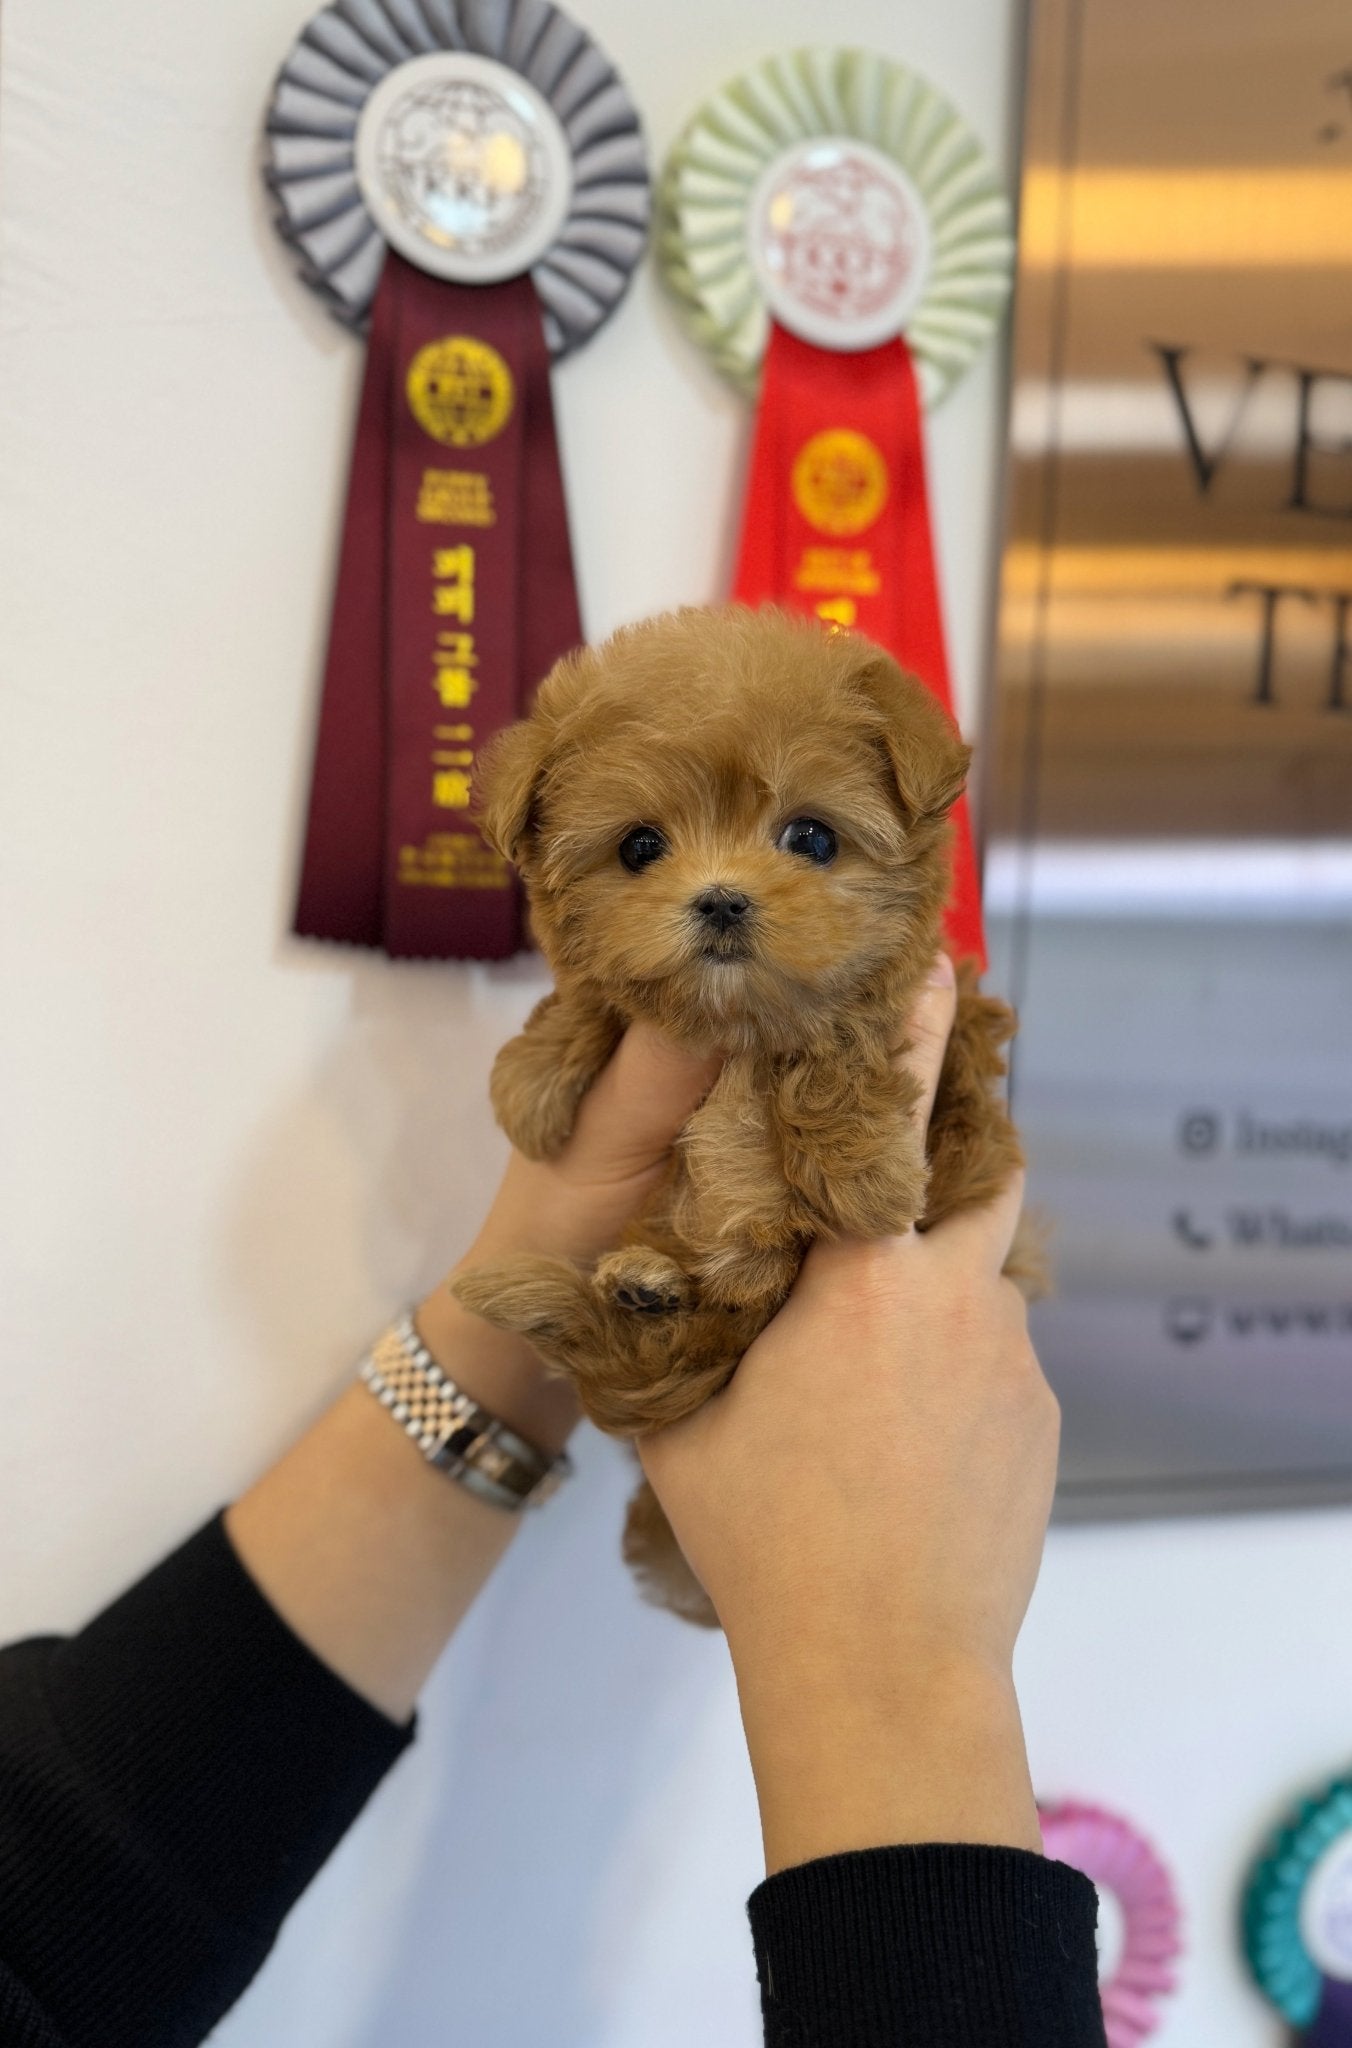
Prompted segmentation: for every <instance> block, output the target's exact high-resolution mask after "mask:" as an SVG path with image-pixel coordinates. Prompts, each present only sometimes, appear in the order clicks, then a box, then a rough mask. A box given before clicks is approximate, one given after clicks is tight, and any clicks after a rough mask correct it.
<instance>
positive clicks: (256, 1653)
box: [0, 1516, 413, 2048]
mask: <svg viewBox="0 0 1352 2048" xmlns="http://www.w3.org/2000/svg"><path fill="white" fill-rule="evenodd" d="M412 1733H413V1731H412V1727H411V1726H410V1727H406V1728H399V1727H396V1726H395V1724H394V1723H393V1722H392V1721H389V1720H387V1719H386V1718H385V1716H384V1715H383V1714H380V1713H378V1712H377V1711H376V1710H375V1708H373V1707H371V1706H368V1705H367V1703H366V1702H365V1701H364V1700H363V1699H361V1698H359V1696H358V1695H357V1694H356V1693H354V1692H352V1691H351V1690H350V1689H349V1687H348V1686H346V1685H345V1684H344V1683H343V1682H342V1680H341V1679H339V1678H337V1677H335V1676H334V1674H333V1673H332V1672H331V1671H330V1670H329V1669H328V1668H327V1666H326V1665H324V1664H322V1663H321V1662H320V1661H319V1659H318V1658H317V1657H315V1656H314V1655H313V1654H312V1653H311V1652H310V1651H309V1650H308V1649H306V1648H305V1646H304V1644H302V1643H301V1642H300V1641H299V1639H298V1638H297V1637H296V1636H295V1635H293V1634H292V1632H291V1630H290V1629H289V1628H288V1627H287V1626H286V1625H285V1623H284V1622H283V1621H282V1620H281V1619H280V1618H279V1616H278V1615H277V1614H276V1613H275V1612H274V1610H273V1609H272V1607H270V1606H269V1604H268V1603H267V1601H266V1600H265V1599H264V1598H263V1596H262V1594H261V1593H260V1592H259V1591H258V1589H257V1587H256V1586H255V1585H254V1583H253V1581H252V1580H251V1579H250V1578H249V1576H248V1574H247V1573H246V1572H245V1570H244V1568H243V1566H242V1565H241V1564H240V1563H239V1561H238V1559H237V1558H236V1556H235V1553H234V1550H233V1549H232V1548H231V1545H230V1541H229V1539H228V1537H227V1536H226V1534H225V1530H224V1527H223V1524H222V1522H221V1519H220V1517H219V1516H218V1517H216V1519H215V1520H214V1521H212V1522H210V1523H208V1524H207V1526H206V1528H204V1529H202V1530H200V1531H199V1532H198V1534H197V1535H195V1536H193V1537H191V1538H190V1539H189V1541H188V1542H187V1543H185V1544H184V1545H183V1546H182V1548H181V1549H179V1550H177V1551H175V1552H174V1553H173V1555H172V1556H170V1557H168V1558H166V1559H165V1561H164V1562H163V1563H162V1564H161V1565H159V1566H157V1567H156V1569H155V1570H154V1571H152V1572H151V1573H150V1574H149V1575H148V1576H147V1577H146V1578H144V1579H142V1580H141V1581H140V1582H139V1583H138V1584H137V1585H135V1586H133V1587H132V1589H131V1591H130V1592H128V1593H126V1594H124V1595H123V1596H122V1598H121V1599H120V1600H117V1601H115V1602H114V1604H113V1605H112V1606H111V1607H109V1608H107V1609H105V1610H104V1612H103V1613H102V1614H100V1615H98V1616H96V1618H95V1619H94V1620H93V1621H92V1622H90V1624H89V1626H88V1627H87V1628H85V1629H83V1630H82V1631H81V1632H80V1633H79V1634H78V1635H76V1636H72V1637H70V1638H69V1639H63V1638H58V1637H41V1638H37V1639H35V1640H32V1641H29V1642H23V1643H16V1644H14V1645H12V1646H11V1647H10V1648H8V1649H6V1650H3V1651H0V2041H3V2042H4V2044H5V2048H188V2044H190V2043H194V2042H198V2041H200V2040H201V2039H202V2038H203V2037H204V2035H206V2034H207V2033H208V2032H209V2031H210V2029H211V2028H212V2027H213V2026H214V2025H215V2024H216V2022H217V2020H218V2019H219V2018H220V2017H221V2015H222V2014H223V2013H224V2012H225V2011H226V2010H227V2008H228V2007H229V2006H231V2005H232V2004H233V2003H234V2001H235V2000H236V1999H237V1998H238V1997H239V1995H240V1993H241V1992H242V1991H243V1990H244V1987H245V1986H246V1985H247V1984H248V1982H249V1980H250V1979H251V1978H252V1977H253V1976H254V1974H255V1972H256V1971H257V1970H258V1968H259V1965H260V1964H261V1963H262V1962H263V1959H264V1957H265V1956H266V1955H267V1953H268V1950H269V1949H270V1948H271V1946H272V1944H273V1941H274V1940H275V1939H276V1935H277V1931H278V1929H279V1927H280V1926H281V1923H282V1920H283V1918H284V1917H285V1915H286V1914H287V1912H288V1911H289V1910H290V1908H291V1907H292V1906H293V1905H294V1903H295V1901H296V1900H297V1899H298V1898H299V1897H300V1894H301V1893H302V1892H303V1891H304V1889H305V1887H306V1885H307V1884H308V1883H309V1882H310V1880H311V1878H312V1877H313V1876H314V1875H315V1872H316V1871H317V1870H318V1869H319V1867H320V1865H321V1864H322V1863H323V1862H324V1860H325V1858H326V1857H327V1856H328V1855H329V1854H330V1852H331V1850H332V1849H333V1848H334V1847H335V1845H336V1844H337V1842H338V1841H339V1840H340V1838H341V1837H342V1835H343V1834H344V1833H345V1832H346V1830H347V1829H348V1827H349V1826H350V1825H351V1823H352V1822H353V1821H354V1820H355V1819H356V1816H357V1815H358V1813H359V1812H360V1811H361V1809H362V1807H363V1806H364V1805H365V1803H366V1800H367V1799H368V1798H369V1796H370V1794H371V1792H372V1791H373V1790H374V1788H375V1787H376V1785H377V1784H378V1783H379V1782H380V1780H381V1778H382V1777H383V1776H384V1775H385V1772H386V1771H387V1770H388V1769H389V1767H390V1765H391V1764H392V1763H393V1762H394V1760H395V1758H396V1757H397V1756H398V1755H399V1754H400V1752H401V1751H402V1750H403V1749H404V1748H405V1746H406V1745H407V1744H408V1742H409V1741H410V1740H411V1739H412Z"/></svg>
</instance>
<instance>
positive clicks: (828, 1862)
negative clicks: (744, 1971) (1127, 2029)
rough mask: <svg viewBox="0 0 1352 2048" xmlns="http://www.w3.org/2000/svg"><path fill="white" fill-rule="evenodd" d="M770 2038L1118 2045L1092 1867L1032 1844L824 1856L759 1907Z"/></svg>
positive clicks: (955, 2047)
mask: <svg viewBox="0 0 1352 2048" xmlns="http://www.w3.org/2000/svg"><path fill="white" fill-rule="evenodd" d="M748 1911H749V1912H750V1915H751V1932H752V1938H753V1940H754V1942H755V1946H756V1971H757V1975H758V1976H759V1978H760V1987H761V2010H762V2012H763V2014H764V2017H765V2040H766V2048H1104V2032H1103V2014H1102V2009H1101V2007H1100V2004H1099V1995H1098V1960H1097V1954H1096V1949H1095V1942H1094V1926H1095V1921H1096V1919H1097V1914H1098V1901H1097V1896H1096V1894H1095V1891H1094V1887H1093V1885H1092V1884H1091V1883H1090V1882H1089V1879H1088V1878H1087V1877H1084V1876H1082V1874H1081V1873H1080V1872H1079V1871H1078V1870H1071V1869H1070V1868H1069V1867H1068V1866H1067V1865H1066V1864H1064V1863H1053V1862H1050V1861H1049V1860H1048V1859H1047V1858H1045V1857H1042V1856H1034V1855H1032V1854H1031V1853H1030V1852H1029V1851H1028V1850H1025V1849H987V1848H978V1847H969V1846H966V1845H956V1846H953V1847H949V1846H946V1845H943V1844H933V1845H930V1844H924V1845H921V1846H919V1847H915V1848H896V1849H860V1850H856V1851H854V1852H852V1853H851V1854H849V1855H846V1856H824V1857H822V1858H821V1859H820V1860H819V1861H817V1862H814V1863H804V1864H800V1865H799V1866H798V1867H797V1868H795V1869H792V1870H782V1871H780V1872H779V1873H778V1874H777V1875H776V1876H774V1877H771V1878H767V1879H766V1881H765V1883H764V1884H762V1885H759V1886H758V1887H757V1888H756V1890H755V1891H754V1892H753V1893H752V1894H751V1899H750V1903H749V1907H748Z"/></svg>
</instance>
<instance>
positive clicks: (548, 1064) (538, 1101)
mask: <svg viewBox="0 0 1352 2048" xmlns="http://www.w3.org/2000/svg"><path fill="white" fill-rule="evenodd" d="M585 1090H586V1079H585V1078H580V1077H579V1076H578V1075H577V1074H575V1073H570V1072H569V1071H568V1070H567V1069H566V1068H564V1067H562V1066H561V1065H560V1062H559V1059H558V1056H557V1053H556V1052H555V1051H554V1049H553V1048H552V1047H549V1046H542V1045H541V1044H540V1043H539V1042H538V1041H537V1040H536V1039H534V1038H532V1037H531V1035H530V1034H529V1033H528V1032H523V1033H522V1035H521V1036H520V1037H519V1038H512V1039H509V1040H508V1041H507V1044H506V1045H504V1046H503V1048H502V1050H501V1052H500V1053H499V1054H498V1056H497V1058H496V1059H495V1060H494V1062H493V1074H492V1079H491V1080H490V1082H489V1095H490V1097H491V1099H492V1103H493V1114H494V1115H495V1116H496V1118H497V1120H498V1123H499V1124H500V1126H501V1127H502V1129H503V1130H504V1131H505V1132H506V1133H507V1136H508V1137H509V1138H510V1139H511V1141H512V1143H513V1145H515V1147H516V1149H517V1151H518V1152H520V1153H522V1154H523V1155H524V1157H525V1158H527V1159H554V1158H557V1156H558V1154H559V1153H560V1152H561V1151H562V1150H563V1148H564V1146H565V1145H566V1144H567V1142H568V1140H569V1138H570V1137H571V1136H572V1131H573V1122H574V1119H575V1118H576V1116H577V1106H578V1103H579V1102H580V1101H581V1100H582V1096H583V1094H584V1092H585Z"/></svg>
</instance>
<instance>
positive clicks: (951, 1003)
mask: <svg viewBox="0 0 1352 2048" xmlns="http://www.w3.org/2000/svg"><path fill="white" fill-rule="evenodd" d="M957 1008H958V992H957V978H956V975H955V973H954V969H953V962H952V961H951V960H950V959H949V957H948V955H947V953H939V954H938V955H936V957H935V961H934V965H933V966H932V967H931V969H930V972H929V978H928V980H927V981H926V982H925V984H924V986H923V987H922V988H921V990H920V993H919V995H918V996H917V997H916V998H915V1001H914V1002H913V1003H912V1005H911V1010H910V1015H909V1016H908V1017H907V1019H906V1038H905V1042H904V1044H903V1045H902V1048H901V1050H900V1052H899V1053H898V1054H897V1055H896V1059H895V1063H896V1065H897V1066H899V1067H906V1068H907V1069H909V1071H910V1072H911V1073H912V1074H914V1076H915V1078H916V1080H917V1081H918V1082H919V1083H920V1093H919V1095H918V1097H917V1098H916V1105H915V1120H916V1124H917V1126H918V1128H919V1130H920V1133H921V1140H922V1142H923V1140H924V1136H925V1134H926V1133H927V1132H928V1130H929V1121H930V1117H931V1115H932V1114H933V1110H934V1098H935V1096H936V1095H937V1094H938V1092H939V1076H940V1074H941V1073H942V1072H943V1066H944V1055H945V1053H946V1052H947V1051H948V1040H949V1036H950V1034H951V1032H952V1030H953V1019H954V1017H955V1016H956V1015H957Z"/></svg>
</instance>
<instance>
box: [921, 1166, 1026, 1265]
mask: <svg viewBox="0 0 1352 2048" xmlns="http://www.w3.org/2000/svg"><path fill="white" fill-rule="evenodd" d="M1024 1181H1025V1175H1024V1172H1023V1169H1022V1167H1019V1168H1018V1169H1017V1170H1016V1171H1015V1172H1014V1173H1013V1174H1011V1176H1010V1178H1009V1179H1008V1180H1007V1181H1006V1183H1005V1185H1004V1186H1003V1187H1002V1188H1001V1190H1000V1192H999V1194H998V1195H996V1196H995V1197H994V1198H993V1199H992V1200H991V1201H989V1202H983V1203H982V1204H981V1206H980V1208H978V1209H963V1210H960V1211H959V1213H958V1214H957V1215H956V1216H948V1217H945V1219H944V1221H943V1222H942V1223H936V1224H935V1226H934V1228H933V1230H930V1231H927V1232H926V1233H925V1235H926V1240H927V1242H928V1243H930V1244H932V1245H938V1246H941V1247H942V1248H943V1250H944V1252H945V1253H946V1254H956V1255H957V1256H958V1257H960V1258H962V1259H971V1261H972V1262H973V1264H975V1265H978V1266H980V1267H984V1268H985V1269H986V1270H988V1271H991V1272H996V1273H999V1272H1001V1271H1002V1270H1003V1268H1004V1263H1005V1260H1006V1259H1007V1258H1008V1257H1009V1250H1010V1246H1011V1245H1012V1244H1013V1242H1014V1233H1015V1231H1016V1230H1017V1229H1018V1227H1019V1217H1020V1215H1021V1214H1022V1212H1023V1192H1024Z"/></svg>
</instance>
